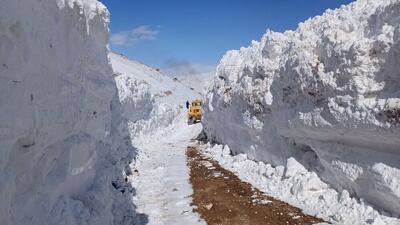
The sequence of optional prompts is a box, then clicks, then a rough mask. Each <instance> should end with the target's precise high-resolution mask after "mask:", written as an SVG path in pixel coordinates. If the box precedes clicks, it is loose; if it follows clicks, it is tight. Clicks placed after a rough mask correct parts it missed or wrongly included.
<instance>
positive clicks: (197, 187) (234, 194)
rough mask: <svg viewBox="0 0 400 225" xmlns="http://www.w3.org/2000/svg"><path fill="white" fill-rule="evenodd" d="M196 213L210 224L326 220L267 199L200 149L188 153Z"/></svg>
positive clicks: (263, 224)
mask: <svg viewBox="0 0 400 225" xmlns="http://www.w3.org/2000/svg"><path fill="white" fill-rule="evenodd" d="M186 156H187V159H188V166H189V168H190V183H191V184H192V187H193V196H192V197H193V203H192V205H193V206H194V211H195V212H197V213H199V214H200V215H201V217H202V218H203V219H204V220H205V221H206V222H207V224H208V225H267V224H271V225H288V224H289V225H308V224H316V223H322V222H324V221H323V220H321V219H319V218H316V217H313V216H310V215H305V214H303V213H302V211H301V209H298V208H296V207H293V206H291V205H289V204H287V203H285V202H282V201H279V200H276V199H274V198H272V197H269V196H266V195H265V194H263V193H262V192H261V191H259V190H258V189H256V188H254V187H252V186H251V185H250V184H248V183H246V182H243V181H241V180H240V179H239V178H238V177H237V176H236V175H235V174H233V173H232V172H230V171H227V170H225V169H223V168H222V167H221V166H220V165H219V164H218V163H217V162H216V161H214V160H212V159H210V158H207V157H205V156H204V155H202V154H201V153H200V152H199V150H198V149H196V148H194V147H188V148H187V151H186Z"/></svg>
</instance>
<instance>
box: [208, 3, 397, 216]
mask: <svg viewBox="0 0 400 225" xmlns="http://www.w3.org/2000/svg"><path fill="white" fill-rule="evenodd" d="M399 71H400V2H399V1H397V0H358V1H356V2H354V3H352V4H350V5H347V6H342V7H341V8H340V9H337V10H327V11H326V12H325V13H324V14H323V15H322V16H317V17H315V18H313V19H309V20H307V21H306V22H304V23H301V24H299V27H298V28H297V30H295V31H287V32H284V33H276V32H272V31H268V32H267V33H266V34H265V35H264V36H263V37H262V40H261V41H260V42H257V41H253V43H252V45H251V46H250V47H247V48H241V49H240V50H235V51H229V52H228V53H226V55H225V56H224V57H223V59H222V60H221V62H220V65H219V66H218V69H217V76H216V77H215V78H214V83H213V86H212V87H211V89H210V90H209V92H208V97H207V99H208V100H207V105H208V107H206V109H205V110H206V113H205V118H204V126H205V128H204V129H205V133H206V134H207V136H208V138H209V139H212V140H214V141H216V142H219V143H224V144H228V145H229V146H230V148H231V150H232V151H233V152H234V153H247V154H248V156H249V157H250V158H251V159H256V160H262V161H266V162H268V163H271V164H273V165H275V166H278V165H286V163H287V159H288V158H290V157H293V158H294V159H295V160H296V161H298V162H300V163H302V164H303V165H304V166H305V167H306V168H307V169H309V170H313V171H315V172H317V173H318V174H319V175H320V176H321V178H322V179H323V180H324V181H326V182H328V183H329V184H331V185H332V186H333V187H335V188H336V189H338V190H343V189H346V190H348V191H349V192H350V193H351V194H352V195H354V196H358V197H360V198H363V199H365V200H367V201H368V202H370V203H373V204H374V205H376V206H377V207H378V208H379V209H384V210H386V211H388V212H391V213H392V214H393V215H394V216H399V215H398V213H399V212H400V188H399V187H400V186H399V184H400V74H399Z"/></svg>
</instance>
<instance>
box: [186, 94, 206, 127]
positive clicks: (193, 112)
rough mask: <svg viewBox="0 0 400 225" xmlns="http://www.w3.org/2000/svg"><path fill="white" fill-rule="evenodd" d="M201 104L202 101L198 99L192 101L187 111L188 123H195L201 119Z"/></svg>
mask: <svg viewBox="0 0 400 225" xmlns="http://www.w3.org/2000/svg"><path fill="white" fill-rule="evenodd" d="M202 105H203V103H202V101H201V100H200V99H196V100H194V101H192V104H191V105H190V107H189V112H188V118H189V123H196V122H200V121H201V117H202V116H203V112H202V111H203V110H202V109H201V107H202Z"/></svg>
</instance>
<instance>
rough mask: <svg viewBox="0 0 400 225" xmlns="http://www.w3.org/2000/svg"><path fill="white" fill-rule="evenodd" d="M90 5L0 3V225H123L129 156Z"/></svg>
mask: <svg viewBox="0 0 400 225" xmlns="http://www.w3.org/2000/svg"><path fill="white" fill-rule="evenodd" d="M108 20H109V15H108V11H107V10H106V8H105V7H104V6H103V5H102V4H100V3H98V2H97V1H96V0H57V1H54V0H41V1H38V0H25V1H15V0H2V1H0V59H1V64H0V199H1V201H0V224H2V225H19V224H21V225H26V224H32V225H43V224H51V225H53V224H65V225H67V224H93V225H94V224H96V225H102V224H104V225H105V224H107V225H108V224H132V223H133V217H135V212H134V205H133V203H132V194H131V193H130V192H131V191H132V190H131V188H129V187H130V186H129V185H128V184H127V183H126V182H125V181H124V177H123V176H124V174H125V173H126V172H128V170H125V167H127V168H128V166H127V165H128V163H129V162H128V161H129V160H131V159H132V158H133V156H132V155H131V154H132V153H133V150H134V149H132V147H129V146H130V139H129V133H128V129H127V123H125V122H124V121H123V120H122V117H121V116H120V115H121V113H120V112H121V108H120V104H119V101H118V97H117V90H116V85H115V82H114V80H113V77H112V69H111V67H110V65H109V62H108V49H107V43H108Z"/></svg>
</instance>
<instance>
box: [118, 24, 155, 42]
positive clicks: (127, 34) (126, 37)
mask: <svg viewBox="0 0 400 225" xmlns="http://www.w3.org/2000/svg"><path fill="white" fill-rule="evenodd" d="M158 33H159V31H158V30H157V29H155V28H153V27H151V26H148V25H142V26H138V27H136V28H134V29H132V30H128V31H121V32H118V33H115V34H112V35H111V37H110V42H111V43H112V44H114V45H121V46H130V47H131V46H134V45H136V44H137V43H139V42H142V41H150V40H156V39H157V35H158Z"/></svg>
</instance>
